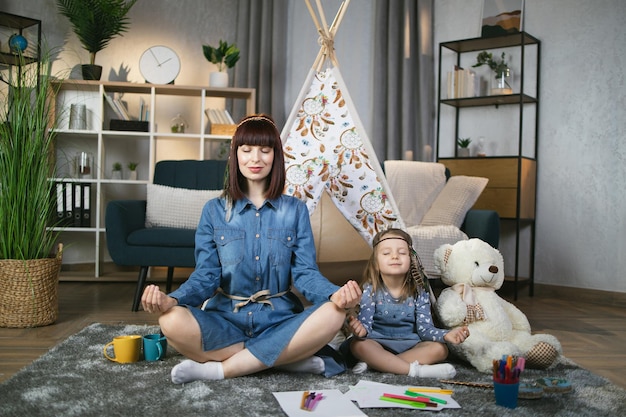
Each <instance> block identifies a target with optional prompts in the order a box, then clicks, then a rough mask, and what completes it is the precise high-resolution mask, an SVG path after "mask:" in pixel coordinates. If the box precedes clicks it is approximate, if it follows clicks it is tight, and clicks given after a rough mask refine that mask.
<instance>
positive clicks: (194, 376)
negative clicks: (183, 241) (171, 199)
mask: <svg viewBox="0 0 626 417" xmlns="http://www.w3.org/2000/svg"><path fill="white" fill-rule="evenodd" d="M227 172H228V173H229V175H228V176H227V179H226V181H225V190H224V194H223V195H222V197H220V198H216V199H213V200H210V201H208V202H207V203H206V205H205V206H204V208H203V210H202V215H201V218H200V222H199V225H198V229H197V231H196V250H195V257H196V268H195V270H194V272H193V273H192V274H191V275H190V277H189V279H188V280H187V281H185V282H184V283H183V284H182V285H181V286H180V287H179V288H178V289H177V290H175V291H173V292H172V293H170V294H169V295H166V294H165V293H163V292H162V291H160V289H159V288H158V287H157V286H155V285H151V286H148V287H146V289H145V290H144V293H143V296H142V306H143V308H144V310H146V311H148V312H153V313H160V314H161V316H160V317H159V324H160V326H161V331H162V332H163V334H164V335H165V336H166V337H167V340H168V343H169V344H170V345H171V346H172V347H174V348H175V349H176V350H177V351H178V352H180V353H181V354H183V355H184V356H186V357H187V358H189V359H188V360H185V361H183V362H181V363H180V364H178V365H176V366H175V367H174V368H173V369H172V375H171V376H172V382H174V383H178V384H180V383H185V382H190V381H195V380H212V379H223V378H233V377H237V376H242V375H248V374H252V373H255V372H259V371H262V370H265V369H268V368H270V367H280V368H282V369H285V370H291V371H303V372H314V373H319V374H322V373H324V374H325V375H327V376H329V375H332V374H336V373H338V372H341V371H342V370H343V368H341V367H338V366H337V362H335V361H333V360H331V357H332V355H330V356H327V355H323V354H321V353H320V350H326V351H328V348H325V346H326V344H327V343H328V342H330V341H331V340H332V339H333V337H334V336H335V335H336V334H337V332H338V331H339V329H340V328H341V326H342V324H343V323H344V320H345V312H346V309H349V308H352V307H354V306H356V305H357V304H358V302H359V299H360V296H361V290H360V288H359V286H358V284H357V283H356V282H354V281H349V282H348V283H347V284H345V285H344V286H343V287H338V286H336V285H334V284H332V283H331V282H329V281H328V280H327V279H326V278H325V277H324V276H322V274H321V273H320V272H319V270H318V268H317V264H316V261H315V246H314V242H313V233H312V231H311V225H310V220H309V213H308V210H307V207H306V205H305V204H304V203H303V202H301V201H299V200H298V199H296V198H294V197H291V196H287V195H283V194H282V192H283V188H284V184H285V162H284V156H283V150H282V143H281V139H280V134H279V132H278V129H277V128H276V126H275V125H274V122H273V121H272V119H271V118H270V117H268V116H265V115H256V116H249V117H247V118H245V119H243V120H242V121H241V123H240V124H239V125H238V127H237V130H236V132H235V134H234V136H233V139H232V141H231V148H230V154H229V161H228V171H227ZM292 285H293V287H295V288H296V289H297V290H298V291H299V292H300V293H301V294H302V295H304V297H306V299H307V300H309V301H310V302H311V303H312V304H313V305H312V306H311V307H309V308H307V309H304V307H303V305H302V303H301V302H300V300H299V299H298V297H297V296H296V295H295V294H294V293H293V292H292ZM205 300H208V301H207V302H206V303H204V302H205ZM203 303H204V305H203V307H202V308H199V307H198V306H200V305H202V304H203ZM323 348H325V349H323ZM331 351H332V350H331ZM332 352H334V351H332ZM316 353H317V354H318V356H315V354H316Z"/></svg>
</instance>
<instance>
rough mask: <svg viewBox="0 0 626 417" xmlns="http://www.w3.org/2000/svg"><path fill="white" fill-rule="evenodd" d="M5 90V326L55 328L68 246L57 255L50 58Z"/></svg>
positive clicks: (0, 193) (1, 148)
mask: <svg viewBox="0 0 626 417" xmlns="http://www.w3.org/2000/svg"><path fill="white" fill-rule="evenodd" d="M17 59H18V60H19V62H18V65H16V66H15V67H12V68H11V71H15V73H16V74H15V76H14V77H12V78H11V80H12V81H11V83H10V85H8V86H7V88H6V89H3V90H2V91H1V92H0V95H4V97H2V99H1V100H0V102H1V103H3V105H1V106H0V327H34V326H40V325H46V324H50V323H52V322H54V321H55V320H56V318H57V314H58V302H57V283H58V275H59V271H60V267H61V253H62V246H59V249H58V252H57V254H56V256H53V255H52V252H53V250H54V247H55V245H56V242H57V239H58V233H59V232H58V229H54V228H51V227H50V226H51V223H52V219H54V218H56V205H55V201H54V200H53V198H52V192H53V190H55V189H56V187H55V185H54V183H53V182H52V181H51V180H50V178H51V177H53V176H54V168H53V167H54V163H53V160H52V156H53V150H54V149H53V142H54V137H55V129H54V128H55V122H54V120H53V117H52V116H53V114H52V111H51V107H50V106H49V102H50V100H54V97H53V96H54V90H53V89H54V88H55V87H54V86H56V85H58V84H57V83H54V84H53V83H52V80H51V77H50V75H49V74H50V67H51V62H50V60H49V55H48V54H46V53H45V51H44V53H42V58H41V61H40V62H39V64H38V65H37V64H30V65H29V64H26V62H25V61H24V58H23V56H21V55H19V56H18V58H17Z"/></svg>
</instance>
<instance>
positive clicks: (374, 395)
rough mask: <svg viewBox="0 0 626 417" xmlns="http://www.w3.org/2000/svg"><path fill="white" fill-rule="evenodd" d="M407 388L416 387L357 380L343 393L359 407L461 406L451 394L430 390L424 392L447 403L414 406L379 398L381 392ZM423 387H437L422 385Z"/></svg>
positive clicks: (401, 390)
mask: <svg viewBox="0 0 626 417" xmlns="http://www.w3.org/2000/svg"><path fill="white" fill-rule="evenodd" d="M408 388H417V386H416V385H408V386H400V385H389V384H383V383H381V382H373V381H363V380H361V381H359V382H358V384H356V385H355V386H353V387H350V390H349V391H348V392H346V393H345V394H344V395H345V396H346V398H348V399H349V400H351V401H356V403H357V404H358V405H359V407H360V408H410V409H413V410H425V411H435V410H437V411H438V410H443V409H444V408H461V406H460V405H459V403H457V402H456V401H455V400H453V399H452V396H451V395H443V394H436V393H432V392H425V393H424V394H426V395H428V396H430V397H435V398H439V399H441V400H445V401H446V402H447V404H438V405H437V408H436V409H435V408H432V407H428V408H415V407H411V406H410V405H404V404H398V403H392V402H387V401H381V400H380V399H379V398H380V397H382V395H383V394H385V393H389V394H397V395H405V394H404V392H405V391H406V390H407V389H408ZM423 388H438V387H423Z"/></svg>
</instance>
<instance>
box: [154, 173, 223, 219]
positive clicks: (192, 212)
mask: <svg viewBox="0 0 626 417" xmlns="http://www.w3.org/2000/svg"><path fill="white" fill-rule="evenodd" d="M221 194H222V190H190V189H187V188H175V187H168V186H165V185H158V184H148V192H147V198H146V200H147V202H146V227H176V228H182V229H195V228H197V227H198V222H199V221H200V215H201V214H202V208H203V207H204V204H205V203H206V202H207V201H209V200H210V199H212V198H215V197H219V196H220V195H221Z"/></svg>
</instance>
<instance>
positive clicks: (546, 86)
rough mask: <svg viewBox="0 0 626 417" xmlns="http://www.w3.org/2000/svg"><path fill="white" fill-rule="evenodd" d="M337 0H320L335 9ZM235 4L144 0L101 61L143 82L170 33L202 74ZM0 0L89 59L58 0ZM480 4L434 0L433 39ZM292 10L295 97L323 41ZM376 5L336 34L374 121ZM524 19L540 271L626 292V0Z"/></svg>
mask: <svg viewBox="0 0 626 417" xmlns="http://www.w3.org/2000/svg"><path fill="white" fill-rule="evenodd" d="M339 3H340V1H339V0H325V1H324V2H323V4H324V7H325V10H326V15H327V18H328V19H329V20H331V19H332V17H334V14H335V12H336V10H337V7H338V5H339ZM235 5H236V2H234V1H231V0H210V1H205V0H180V1H178V2H177V3H176V6H174V5H173V3H172V2H170V1H166V0H150V1H139V2H138V3H137V4H136V5H135V7H134V8H133V10H131V19H132V20H131V30H130V31H129V32H128V34H127V35H126V36H125V37H124V38H121V39H116V40H114V41H113V42H112V43H111V44H110V46H109V47H108V48H107V49H105V50H104V51H102V52H101V53H99V54H98V58H97V61H98V63H100V64H101V65H103V66H104V67H105V69H104V74H105V77H107V78H108V75H109V72H110V70H111V69H115V71H117V70H118V69H119V67H120V65H124V66H128V67H129V68H130V72H129V80H130V81H135V82H143V80H142V79H141V77H140V74H139V72H138V70H137V61H138V59H139V56H140V54H141V52H142V51H143V50H144V49H145V48H146V47H147V46H149V45H152V44H157V43H165V44H168V45H171V46H173V47H174V48H175V49H177V50H178V51H180V54H181V58H182V61H183V69H182V72H181V75H180V76H179V79H178V80H177V82H178V83H180V84H192V85H205V84H207V83H208V81H207V78H208V72H209V70H210V67H211V64H209V63H208V62H207V61H206V60H205V59H204V57H203V55H202V52H201V45H202V44H203V43H207V42H215V40H216V39H219V38H220V37H221V38H225V39H231V38H232V37H234V35H233V33H234V23H233V22H234V21H235V20H234V12H235V11H236V9H235V7H236V6H235ZM0 8H1V9H2V10H3V11H7V12H10V13H15V14H19V15H24V16H30V17H34V18H38V19H42V20H43V28H44V32H45V34H46V37H47V38H48V41H49V43H50V44H51V45H61V44H63V40H64V38H65V37H67V39H68V43H67V44H66V46H65V51H64V52H63V54H62V55H61V57H62V59H63V61H64V62H63V63H59V64H58V67H57V68H71V67H73V66H74V65H76V64H78V63H80V62H86V61H87V54H86V52H84V51H83V50H82V49H81V48H80V45H79V44H78V42H77V41H76V38H75V36H74V35H73V33H72V32H71V29H70V28H69V24H68V23H67V19H65V18H64V17H62V16H60V15H58V13H57V10H56V5H55V1H54V0H38V1H23V0H5V1H2V3H1V6H0ZM481 8H482V0H464V1H461V0H436V1H435V36H436V39H435V45H438V43H439V42H442V41H448V40H455V39H463V38H467V37H474V36H477V34H478V26H479V22H480V18H481ZM289 16H290V19H289V22H286V24H288V25H289V32H290V33H291V35H290V37H289V43H288V48H289V51H290V52H289V53H290V63H289V65H290V71H289V74H290V80H289V89H288V92H287V97H286V102H287V103H288V106H287V107H290V106H291V104H292V103H293V101H294V100H295V98H296V97H297V95H298V93H299V91H300V88H301V86H302V84H303V82H304V80H305V77H306V74H307V72H308V70H309V69H310V67H311V65H312V64H313V60H314V58H315V55H316V54H317V51H318V50H319V48H318V46H317V35H316V33H315V28H314V26H313V22H312V21H311V19H310V17H309V14H308V12H307V11H306V7H305V6H304V1H302V0H292V1H291V2H290V10H289ZM373 16H374V13H373V1H372V0H355V1H352V2H351V5H350V7H349V9H348V13H347V14H346V17H345V19H344V21H343V23H342V25H341V27H340V29H339V33H338V35H337V42H336V49H337V56H338V59H339V64H340V68H341V71H342V74H343V77H344V78H345V80H346V83H347V85H348V90H349V92H350V95H351V96H352V99H353V101H354V103H355V107H356V109H357V112H358V114H359V116H360V118H361V119H362V121H363V124H364V126H365V128H366V130H368V131H371V123H372V122H371V120H372V117H371V111H372V110H371V103H372V88H371V86H372V82H373V81H372V63H373V59H374V57H373V56H372V55H373V54H372V44H373V42H372V36H373V30H372V29H373V18H374V17H373ZM524 20H525V29H526V30H527V31H528V32H529V33H531V34H533V35H534V36H536V37H537V38H539V39H540V40H541V41H542V73H541V83H542V90H541V94H540V100H541V107H540V127H539V129H540V130H539V155H538V157H539V164H538V196H537V204H538V207H537V239H536V267H535V278H536V281H537V282H539V283H545V284H554V285H562V286H571V287H579V288H591V289H601V290H607V291H619V292H626V278H624V277H625V274H624V271H625V270H626V258H625V257H624V256H623V255H624V253H626V223H625V222H626V220H625V217H626V196H625V195H626V193H625V191H626V184H625V182H626V163H625V160H624V159H625V155H624V154H625V149H626V144H625V142H626V138H625V137H624V132H626V117H625V115H624V109H625V108H626V106H625V103H624V101H625V96H626V94H625V93H626V90H625V88H624V68H626V62H625V61H626V29H625V28H626V2H623V1H622V0H598V1H596V2H589V1H585V0H549V1H541V0H526V10H525V19H524ZM3 44H4V42H3ZM435 50H436V51H437V50H438V48H435ZM433 82H434V80H433ZM433 105H434V103H433ZM372 140H375V138H373V139H372Z"/></svg>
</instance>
